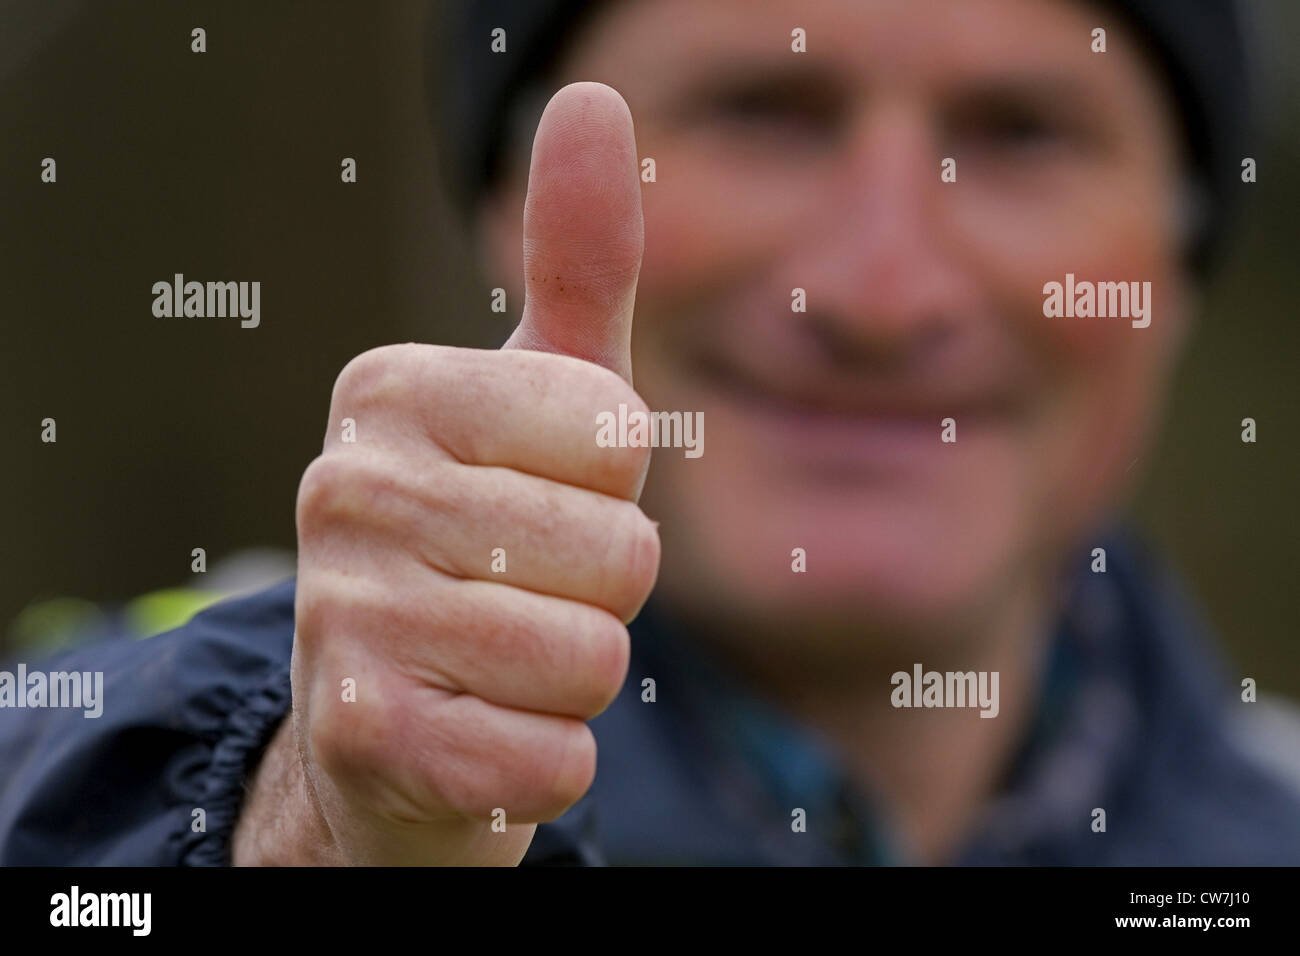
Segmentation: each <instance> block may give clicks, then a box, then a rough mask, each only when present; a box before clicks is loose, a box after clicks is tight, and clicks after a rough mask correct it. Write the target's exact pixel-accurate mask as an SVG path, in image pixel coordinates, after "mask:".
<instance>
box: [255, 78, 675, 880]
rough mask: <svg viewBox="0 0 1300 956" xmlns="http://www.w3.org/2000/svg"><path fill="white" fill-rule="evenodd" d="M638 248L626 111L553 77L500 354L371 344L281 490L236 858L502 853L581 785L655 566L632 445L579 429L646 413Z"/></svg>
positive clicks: (518, 847)
mask: <svg viewBox="0 0 1300 956" xmlns="http://www.w3.org/2000/svg"><path fill="white" fill-rule="evenodd" d="M642 247H643V230H642V215H641V194H640V182H639V179H638V175H637V160H636V144H635V141H634V138H633V130H632V118H631V115H630V114H629V112H628V109H627V106H626V104H625V103H624V102H623V100H622V98H621V97H620V96H619V95H618V93H616V92H615V91H614V90H612V89H611V88H609V87H607V86H603V85H601V84H597V83H575V84H572V85H570V86H567V87H565V88H564V89H562V90H560V91H559V92H558V93H557V94H556V95H555V96H554V98H553V99H552V100H551V102H550V104H549V105H548V106H547V108H546V111H545V112H544V113H543V115H542V118H541V122H540V123H539V125H538V129H537V136H536V139H535V141H534V144H533V154H532V165H531V167H530V171H529V182H528V198H527V202H526V204H525V207H524V279H525V290H526V294H525V304H524V313H523V318H522V320H521V322H520V325H519V327H518V329H517V330H516V331H515V333H514V334H513V335H512V336H511V338H510V340H509V341H508V342H507V343H506V345H505V348H503V349H502V350H501V351H499V352H491V351H480V350H474V349H456V348H444V347H439V346H432V345H396V346H389V347H385V348H378V349H374V350H372V351H369V352H366V353H364V354H362V355H360V356H357V357H356V358H355V359H353V360H352V361H351V362H350V363H349V364H348V365H347V367H346V368H345V369H344V370H343V372H342V374H341V375H340V376H339V378H338V381H337V383H336V384H335V387H334V394H333V399H332V402H331V407H330V419H329V430H328V432H327V437H326V441H325V449H324V451H323V453H322V454H321V455H320V457H319V458H317V459H316V460H315V461H313V462H312V463H311V465H310V466H309V467H308V468H307V470H306V472H305V473H304V475H303V478H302V483H301V486H300V488H299V493H298V508H297V519H298V581H297V594H296V598H295V616H296V624H297V632H296V635H295V638H294V648H293V711H292V715H291V717H290V719H288V720H286V721H285V723H284V725H283V726H282V727H281V729H280V730H279V732H278V733H277V735H276V738H275V740H274V742H273V743H272V745H271V747H270V748H269V750H268V753H267V755H266V757H265V758H264V760H263V762H262V765H261V767H260V768H259V770H258V773H257V776H256V779H255V781H254V785H253V788H252V792H251V795H250V798H249V800H248V802H247V804H246V807H245V810H244V813H243V815H242V816H241V819H240V823H239V826H238V828H237V830H236V834H235V840H234V848H233V856H234V861H235V862H236V863H257V862H272V863H275V862H279V863H294V862H301V863H355V864H390V863H411V864H419V863H434V864H478V863H490V864H514V863H517V862H518V861H519V860H520V859H521V858H522V857H523V855H524V853H525V851H526V850H527V849H528V845H529V843H530V842H531V840H532V836H533V832H534V830H535V829H536V823H537V822H539V821H544V820H550V819H553V818H555V817H556V816H558V815H559V814H561V813H562V812H564V810H565V809H567V808H568V807H569V806H571V805H572V804H573V803H574V802H576V801H577V800H578V799H579V798H580V797H581V796H582V795H583V793H585V792H586V790H587V788H588V787H589V786H590V784H591V781H592V778H593V776H594V774H595V770H596V745H595V741H594V739H593V737H592V734H591V731H590V730H589V729H588V727H587V725H586V723H585V721H587V720H589V719H590V718H592V717H594V716H595V715H596V714H598V713H600V712H601V711H602V710H603V709H604V708H605V707H606V706H608V705H609V703H610V702H611V701H612V700H613V698H614V697H615V696H616V694H617V693H618V691H619V689H620V687H621V686H622V684H623V680H624V678H625V676H626V672H627V662H628V634H627V629H626V627H625V625H626V623H627V622H628V621H630V620H631V619H632V618H633V617H634V616H635V615H636V613H637V611H638V610H639V608H640V607H641V605H642V603H643V602H644V601H645V599H646V597H647V596H648V595H649V593H650V589H651V587H652V586H653V584H654V581H655V576H656V574H657V571H658V566H659V539H658V535H657V532H656V530H655V526H654V523H653V522H651V521H650V520H649V519H647V518H646V517H645V515H644V514H642V512H641V510H640V508H639V507H638V506H637V499H638V497H639V495H640V491H641V485H642V483H643V482H644V480H645V474H646V469H647V467H648V465H649V449H647V448H602V447H599V446H598V445H597V443H596V440H595V435H596V418H597V415H598V414H599V413H600V412H602V411H612V410H614V409H617V408H618V406H619V404H620V403H622V404H626V405H627V406H628V407H629V408H630V409H640V410H642V411H645V410H646V409H645V403H644V402H642V401H641V399H640V398H639V397H638V396H637V395H636V393H635V392H634V391H633V390H632V384H631V380H632V374H631V355H630V340H631V330H632V309H633V301H634V298H635V293H636V283H637V275H638V272H639V270H640V265H641V253H642ZM345 418H350V419H352V420H353V421H354V423H355V440H352V441H344V440H343V437H342V436H343V428H342V423H343V420H344V419H345ZM349 688H354V692H351V691H350V690H349ZM494 818H495V819H496V820H497V821H498V824H497V826H495V827H494V826H493V821H494ZM503 818H504V821H505V824H506V825H505V829H504V831H503V830H502V828H501V826H500V821H501V820H502V819H503Z"/></svg>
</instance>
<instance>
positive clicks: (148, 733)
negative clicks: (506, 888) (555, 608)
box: [0, 534, 1300, 865]
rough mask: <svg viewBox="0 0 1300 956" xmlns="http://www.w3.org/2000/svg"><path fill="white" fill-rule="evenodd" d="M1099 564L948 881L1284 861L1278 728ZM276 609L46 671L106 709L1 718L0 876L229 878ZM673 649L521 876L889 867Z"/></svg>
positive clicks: (720, 683) (761, 729)
mask: <svg viewBox="0 0 1300 956" xmlns="http://www.w3.org/2000/svg"><path fill="white" fill-rule="evenodd" d="M1105 546H1106V548H1107V564H1108V567H1107V570H1106V572H1105V573H1093V572H1092V571H1091V570H1090V569H1089V562H1088V558H1087V557H1086V556H1084V557H1081V558H1080V560H1079V562H1078V573H1077V575H1075V580H1074V584H1073V585H1072V587H1071V591H1070V600H1069V601H1068V605H1067V609H1066V611H1065V613H1064V614H1063V615H1062V617H1061V620H1060V622H1059V626H1058V629H1057V632H1056V634H1055V635H1054V636H1053V643H1052V653H1051V654H1050V655H1049V656H1048V661H1049V663H1048V665H1047V672H1046V673H1045V674H1044V679H1043V692H1042V695H1041V700H1040V704H1039V707H1038V715H1037V718H1036V720H1035V721H1034V723H1033V726H1032V727H1031V728H1029V730H1028V731H1027V733H1026V736H1025V739H1024V741H1023V745H1022V746H1021V748H1020V751H1019V756H1018V757H1017V759H1016V760H1015V761H1014V763H1013V764H1012V766H1010V767H1009V768H1008V769H1007V772H1006V775H1005V778H1004V780H1003V784H1002V787H1001V792H1000V796H999V797H998V799H997V800H995V801H994V802H993V803H992V805H991V806H990V807H989V808H988V810H987V813H986V814H985V815H984V816H983V817H982V822H981V824H980V826H979V827H978V829H977V830H976V831H975V832H974V833H972V834H971V836H970V838H969V840H968V841H967V844H966V845H965V847H964V848H963V849H962V850H961V852H960V853H959V854H958V856H957V858H956V862H959V863H970V864H1026V863H1028V864H1084V865H1091V864H1103V865H1105V864H1156V865H1163V864H1213V865H1230V864H1247V865H1249V864H1286V865H1296V864H1300V732H1297V726H1298V725H1297V723H1296V721H1295V719H1294V718H1293V717H1290V716H1288V715H1287V714H1286V712H1285V709H1279V708H1278V707H1276V706H1274V705H1270V704H1268V703H1262V702H1261V703H1246V702H1243V701H1242V700H1241V693H1240V690H1239V688H1238V686H1237V685H1238V684H1239V682H1240V678H1239V677H1234V678H1233V679H1225V678H1224V677H1223V676H1222V670H1221V665H1220V664H1219V663H1218V662H1217V661H1216V660H1215V658H1214V655H1213V654H1212V652H1211V650H1210V647H1209V645H1208V643H1207V641H1206V637H1205V634H1204V632H1203V628H1202V626H1201V624H1200V623H1199V614H1198V613H1197V612H1196V611H1195V610H1194V607H1193V605H1192V603H1191V602H1190V601H1189V599H1188V598H1187V596H1186V595H1185V594H1184V593H1182V591H1181V589H1180V588H1179V587H1178V585H1177V584H1176V583H1175V582H1174V581H1172V580H1171V579H1170V578H1169V577H1168V575H1167V574H1166V572H1164V571H1163V570H1162V569H1161V568H1160V567H1159V565H1158V564H1156V563H1155V562H1153V561H1152V559H1151V557H1150V555H1149V554H1147V553H1146V552H1145V550H1144V549H1143V548H1142V546H1141V545H1140V544H1138V543H1136V542H1135V541H1133V540H1132V539H1131V538H1129V537H1128V536H1127V535H1125V534H1118V535H1115V536H1112V537H1110V538H1109V539H1108V540H1107V541H1106V542H1105ZM293 597H294V582H293V580H292V579H291V580H286V581H284V582H283V583H281V584H278V585H276V586H274V587H272V588H270V589H268V590H265V591H262V592H261V593H258V594H255V595H253V596H251V597H245V598H241V599H237V600H232V601H227V602H224V603H222V604H220V605H217V606H215V607H212V608H210V609H209V610H207V611H204V612H202V613H200V614H198V615H197V616H196V617H195V618H194V619H193V620H191V621H190V623H188V624H187V625H185V626H184V627H181V628H178V629H176V630H173V631H170V632H168V633H165V634H160V635H158V636H156V637H151V638H148V639H145V640H131V639H126V638H117V639H106V640H103V641H100V642H98V643H95V644H93V645H91V646H87V647H83V648H80V649H77V650H75V651H72V652H68V653H65V654H63V655H61V656H60V657H57V658H55V659H53V660H50V661H46V662H43V663H42V664H41V665H40V667H41V668H42V669H44V670H46V671H54V670H72V669H76V670H81V671H102V672H103V674H104V690H103V695H104V705H103V714H102V716H100V717H98V718H87V717H85V716H83V713H82V711H80V710H71V709H31V708H28V709H22V710H16V709H8V708H6V709H0V775H2V791H0V863H2V864H9V865H13V864H128V865H141V864H143V865H177V864H196V865H205V864H207V865H213V864H215V865H221V864H226V863H228V862H229V841H230V834H231V832H232V829H233V826H234V823H235V820H236V819H237V816H238V813H239V810H240V804H241V800H242V798H243V793H244V791H243V786H244V783H245V781H246V779H247V778H248V775H249V773H250V770H251V769H252V768H253V767H255V766H256V761H257V760H258V758H259V756H260V753H261V751H262V749H263V748H264V747H265V745H266V744H267V742H268V741H269V739H270V737H271V736H272V734H273V733H274V731H275V729H276V727H277V726H278V724H279V722H280V720H281V719H282V718H283V717H284V715H285V713H286V712H287V710H288V708H289V705H290V683H289V658H290V651H291V648H292V642H293ZM674 633H675V632H674V628H673V627H672V624H671V621H670V620H668V619H667V618H665V617H664V616H663V614H662V611H661V609H659V608H657V607H656V606H655V605H654V603H653V601H652V602H651V605H650V606H649V607H648V608H647V609H646V611H645V612H644V613H643V614H642V616H641V617H640V618H639V619H638V620H637V621H636V622H634V624H633V626H632V638H633V640H632V647H633V656H632V662H631V666H630V670H629V673H628V678H627V682H626V686H625V687H624V689H623V692H622V693H621V694H620V696H619V698H618V699H617V700H616V701H615V703H614V704H612V705H611V706H610V708H609V709H608V710H607V711H606V712H605V713H603V714H602V715H600V716H599V717H598V718H596V719H595V720H594V721H593V722H592V729H593V731H594V733H595V735H596V739H597V742H598V745H599V748H600V749H599V754H600V756H599V767H598V772H597V777H596V782H595V784H594V785H593V787H592V789H591V791H590V792H589V793H588V795H587V796H586V797H584V798H583V799H582V800H581V801H580V802H579V803H578V804H577V805H576V806H575V807H573V808H572V809H571V810H570V811H569V812H568V813H566V814H565V815H564V816H562V817H561V818H559V819H558V820H556V821H555V822H553V823H548V824H543V825H541V826H540V827H539V828H538V831H537V837H536V839H535V841H534V843H533V846H532V847H531V848H530V850H529V852H528V855H527V857H526V858H525V860H524V862H525V863H527V864H532V863H539V864H542V863H551V864H555V863H585V864H595V863H601V862H609V863H615V864H622V863H652V864H653V863H688V864H689V863H707V864H747V863H755V864H857V863H864V864H865V863H907V862H909V861H910V859H911V857H910V854H909V852H908V848H907V847H906V846H904V845H902V844H901V842H900V841H899V839H898V837H897V830H896V828H894V827H891V826H890V825H889V824H888V821H887V820H886V818H885V817H884V815H883V811H882V808H881V807H880V806H879V805H878V804H874V802H873V801H872V800H871V798H870V796H869V795H868V794H864V793H862V792H861V790H860V788H858V787H855V786H854V785H853V784H852V783H851V782H849V780H848V779H847V777H846V776H845V775H844V774H843V773H842V772H841V770H840V769H839V768H838V767H837V766H836V763H835V761H834V759H833V758H832V757H831V755H830V753H831V752H830V749H829V747H827V746H826V744H825V742H823V741H819V740H818V739H817V738H816V737H815V735H813V734H812V733H810V732H809V731H808V730H807V729H804V728H801V727H799V726H797V725H796V724H795V723H793V722H792V721H790V720H789V719H788V718H787V717H785V716H783V715H782V714H780V713H779V712H778V711H777V710H775V709H774V708H772V707H771V706H769V705H767V704H765V703H763V702H762V701H760V700H758V699H756V698H754V697H753V696H752V695H751V694H749V693H748V692H747V691H746V690H745V689H744V688H742V687H740V686H738V685H737V684H736V683H734V682H733V681H732V680H731V679H730V678H729V677H728V676H727V675H726V673H725V672H724V671H723V670H722V669H721V668H719V667H718V666H717V665H716V663H714V662H713V661H711V660H710V659H708V657H707V655H705V654H704V653H702V652H701V651H700V649H698V648H694V647H690V646H688V645H687V644H686V643H684V642H681V641H680V640H679V639H678V638H676V637H674ZM6 666H10V667H11V665H6ZM36 666H37V665H34V664H28V667H29V668H34V667H36ZM1242 676H1255V677H1256V678H1257V679H1258V678H1259V677H1260V676H1261V675H1242ZM1264 676H1266V675H1264ZM647 677H649V678H652V679H653V680H654V682H655V694H654V697H655V699H654V700H653V701H652V702H651V701H647V700H644V699H643V680H644V679H645V678H647ZM1261 683H1266V682H1265V681H1261ZM888 692H889V688H882V690H881V693H882V694H883V693H888ZM1099 808H1100V809H1103V810H1105V813H1106V829H1105V831H1104V832H1098V831H1096V830H1095V829H1094V822H1093V821H1094V819H1095V813H1094V811H1095V810H1096V809H1099ZM196 809H202V810H203V811H204V815H205V818H206V819H205V821H204V822H205V827H204V828H203V829H201V830H199V829H196V826H195V825H194V823H195V820H196V815H195V813H194V811H195V810H196ZM797 810H802V811H803V812H804V818H805V820H806V827H805V829H804V831H803V832H797V831H796V829H795V828H794V827H792V818H794V817H795V816H796V815H797V814H796V811H797Z"/></svg>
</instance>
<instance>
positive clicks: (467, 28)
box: [427, 0, 1252, 273]
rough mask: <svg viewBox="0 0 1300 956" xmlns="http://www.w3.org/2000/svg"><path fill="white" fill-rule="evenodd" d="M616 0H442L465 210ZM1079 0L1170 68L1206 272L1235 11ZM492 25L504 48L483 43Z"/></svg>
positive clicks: (448, 114)
mask: <svg viewBox="0 0 1300 956" xmlns="http://www.w3.org/2000/svg"><path fill="white" fill-rule="evenodd" d="M613 2H624V3H626V2H636V0H441V3H440V15H438V16H436V17H435V18H434V19H433V27H432V28H431V30H430V34H429V39H430V41H431V42H430V47H429V66H430V67H431V69H430V70H429V71H428V73H427V76H428V80H429V92H430V98H431V101H432V104H433V108H434V112H435V125H436V128H437V132H438V135H439V140H440V142H439V147H440V151H441V153H442V156H443V168H444V173H445V175H446V177H447V182H448V185H449V186H450V188H451V190H452V194H453V199H454V201H455V203H456V204H457V206H458V207H459V208H460V210H461V212H462V213H463V214H465V215H466V216H469V215H470V214H471V213H472V211H473V209H474V207H475V206H476V204H477V202H478V200H479V199H480V198H481V197H482V196H483V194H484V193H485V192H486V191H487V189H488V187H489V186H490V185H491V184H492V183H493V182H494V181H495V179H496V177H497V176H498V175H499V174H500V171H501V162H502V152H503V149H504V146H505V143H506V142H507V141H508V137H507V132H508V131H507V125H508V123H509V120H510V117H511V115H512V107H513V106H514V105H515V104H516V100H517V98H518V97H519V95H520V94H521V93H524V92H527V91H532V90H534V88H535V87H536V84H537V83H538V82H539V81H541V80H542V79H543V78H544V77H545V75H546V73H547V71H548V69H550V68H552V67H553V66H555V65H556V64H557V63H558V62H559V61H560V59H561V58H562V57H563V54H564V53H565V51H566V49H567V45H568V43H569V42H570V41H571V38H572V37H573V36H574V35H575V34H577V33H578V27H580V26H581V25H582V22H583V20H584V19H585V18H587V17H589V16H590V15H591V13H592V12H593V11H595V10H598V9H601V8H603V7H605V6H607V5H608V4H609V3H613ZM1088 2H1090V3H1093V4H1094V5H1096V6H1098V7H1099V8H1100V9H1101V10H1102V11H1103V12H1105V11H1110V12H1113V13H1115V14H1117V15H1119V16H1121V17H1122V18H1123V19H1124V20H1125V21H1126V22H1127V23H1128V25H1129V26H1130V27H1131V28H1133V29H1134V30H1135V31H1136V32H1137V33H1138V35H1139V36H1141V37H1142V38H1144V39H1145V40H1146V42H1147V44H1148V47H1149V49H1150V51H1151V53H1152V54H1153V55H1154V57H1155V58H1156V59H1157V61H1158V65H1159V66H1160V67H1161V71H1162V73H1163V75H1164V76H1165V77H1166V79H1167V82H1168V85H1169V90H1170V92H1171V93H1172V94H1173V97H1174V100H1175V102H1176V103H1177V104H1178V108H1179V112H1180V114H1181V120H1182V129H1183V133H1184V138H1185V142H1186V146H1187V155H1188V157H1189V159H1190V170H1189V172H1190V173H1191V174H1192V176H1191V184H1192V186H1193V187H1194V191H1193V195H1192V196H1191V197H1190V198H1191V200H1192V209H1191V210H1190V211H1191V213H1192V222H1191V223H1190V228H1191V229H1192V230H1193V232H1192V237H1191V245H1190V249H1189V254H1190V258H1191V264H1192V266H1193V268H1194V269H1196V270H1197V271H1198V272H1202V273H1204V272H1207V271H1208V270H1209V268H1210V266H1211V265H1212V264H1213V261H1214V259H1215V258H1216V253H1217V250H1218V246H1219V244H1220V240H1221V238H1222V235H1223V233H1224V232H1225V230H1226V226H1227V224H1228V220H1229V216H1230V213H1231V212H1232V210H1233V207H1234V205H1235V203H1234V202H1233V199H1234V197H1235V195H1236V192H1237V190H1238V189H1239V188H1240V183H1241V180H1240V170H1241V159H1242V145H1243V142H1244V140H1245V137H1246V135H1247V134H1248V123H1249V117H1250V105H1251V104H1250V99H1251V85H1252V84H1251V83H1250V82H1249V80H1250V78H1249V76H1248V51H1247V43H1246V35H1245V29H1244V24H1243V21H1242V16H1241V11H1240V10H1239V9H1238V5H1237V3H1236V2H1235V0H1088ZM1099 25H1102V26H1104V25H1105V21H1104V20H1103V21H1101V22H1099ZM498 27H499V28H502V29H504V30H505V38H506V44H507V46H506V52H505V53H494V52H492V49H491V43H492V35H493V34H492V31H493V30H495V29H496V28H498ZM544 92H546V93H548V94H549V93H550V92H554V91H553V90H551V91H544ZM544 102H545V101H544V100H543V101H542V103H540V104H538V112H540V108H541V106H542V105H544Z"/></svg>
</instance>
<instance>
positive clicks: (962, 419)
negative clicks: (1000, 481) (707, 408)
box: [701, 360, 1016, 441]
mask: <svg viewBox="0 0 1300 956" xmlns="http://www.w3.org/2000/svg"><path fill="white" fill-rule="evenodd" d="M701 371H702V372H703V376H702V377H703V378H704V379H705V380H706V381H707V382H708V383H709V385H710V386H711V387H712V388H714V389H716V390H717V391H719V392H722V393H724V394H726V395H728V396H729V397H730V398H731V399H732V400H733V401H735V400H739V401H740V402H742V403H743V404H744V405H746V406H748V407H750V408H751V409H752V410H753V411H756V412H761V413H764V414H767V415H775V416H779V417H781V418H786V419H792V420H798V421H802V422H804V423H812V422H824V423H825V424H827V425H839V426H841V427H843V426H855V425H856V426H860V427H861V426H876V427H881V428H891V429H907V430H914V429H917V428H923V429H925V432H926V433H927V434H929V435H933V436H934V438H935V440H936V441H937V440H938V435H939V427H940V422H941V421H942V420H943V419H945V418H952V419H953V420H954V421H957V422H959V423H964V424H973V423H988V422H990V421H1002V420H1005V419H1007V418H1008V417H1009V416H1010V415H1011V414H1012V413H1013V412H1014V410H1015V408H1016V404H1015V402H1014V401H1013V399H1012V398H1011V396H1010V395H1009V394H1007V390H1006V389H1005V388H1003V387H999V388H969V389H965V390H962V391H958V390H955V389H954V390H951V391H950V392H948V393H947V394H943V395H939V394H935V393H933V392H932V391H922V390H920V389H917V388H915V387H912V388H910V389H909V388H907V387H899V388H890V389H889V390H888V392H885V391H884V390H883V389H882V388H881V387H880V386H874V385H873V386H870V387H863V386H862V385H861V383H858V382H851V383H844V384H837V383H825V382H816V381H812V380H811V379H808V378H804V379H794V378H790V377H786V378H778V377H774V376H768V375H763V376H759V375H756V374H753V373H751V372H749V371H747V370H744V369H742V368H740V367H739V366H737V365H735V364H732V363H727V362H723V361H717V360H710V361H707V362H705V363H703V364H702V368H701Z"/></svg>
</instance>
